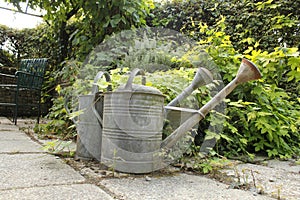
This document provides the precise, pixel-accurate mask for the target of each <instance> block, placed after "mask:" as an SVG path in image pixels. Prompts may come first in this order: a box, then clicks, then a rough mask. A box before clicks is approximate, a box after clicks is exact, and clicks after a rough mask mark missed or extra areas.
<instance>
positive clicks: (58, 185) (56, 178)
mask: <svg viewBox="0 0 300 200" xmlns="http://www.w3.org/2000/svg"><path fill="white" fill-rule="evenodd" d="M0 199H1V200H2V199H3V200H11V199H18V200H19V199H30V200H34V199H37V200H39V199H43V200H44V199H45V200H48V199H49V200H50V199H51V200H53V199H72V200H73V199H74V200H76V199H78V200H79V199H80V200H82V199H103V200H110V199H113V198H112V197H111V196H110V195H108V194H107V193H105V192H104V191H103V190H101V189H100V188H99V187H97V186H95V185H93V184H88V183H86V182H85V178H84V177H83V176H81V175H80V174H79V173H78V172H76V171H75V170H74V169H73V168H71V167H70V166H69V165H67V164H65V163H64V162H63V161H62V160H61V159H60V158H58V157H55V156H53V155H49V154H47V153H46V152H44V151H43V150H42V148H41V146H40V145H39V144H37V143H36V142H34V141H32V140H31V139H30V138H29V137H28V136H27V135H26V134H25V133H24V132H22V131H20V130H19V129H18V127H16V126H14V125H13V124H12V123H11V122H10V121H9V120H7V119H6V118H0Z"/></svg>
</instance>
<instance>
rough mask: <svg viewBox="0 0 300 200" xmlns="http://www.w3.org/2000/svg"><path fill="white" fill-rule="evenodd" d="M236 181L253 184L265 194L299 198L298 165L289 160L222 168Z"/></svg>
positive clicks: (299, 180)
mask: <svg viewBox="0 0 300 200" xmlns="http://www.w3.org/2000/svg"><path fill="white" fill-rule="evenodd" d="M223 171H224V172H225V173H226V174H227V175H229V176H232V177H235V179H236V180H237V182H242V183H246V184H248V185H252V186H253V185H254V183H255V185H256V186H257V187H258V188H260V190H261V191H263V192H264V193H265V194H266V195H268V196H271V197H274V198H277V199H278V198H280V199H289V200H294V199H295V200H296V199H297V200H298V199H300V165H292V163H291V162H289V161H278V160H270V161H268V162H267V164H266V166H264V165H257V164H250V163H245V164H239V165H237V166H236V167H235V168H234V169H226V170H223Z"/></svg>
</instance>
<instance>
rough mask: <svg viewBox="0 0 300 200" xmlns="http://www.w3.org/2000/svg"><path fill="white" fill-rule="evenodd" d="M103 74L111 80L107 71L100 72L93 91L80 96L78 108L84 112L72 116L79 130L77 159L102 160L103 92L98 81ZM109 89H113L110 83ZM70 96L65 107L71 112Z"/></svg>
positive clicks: (108, 80) (95, 79)
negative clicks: (74, 116)
mask: <svg viewBox="0 0 300 200" xmlns="http://www.w3.org/2000/svg"><path fill="white" fill-rule="evenodd" d="M103 75H104V76H105V78H106V81H107V82H110V76H109V74H108V73H107V72H98V73H97V75H96V77H95V78H94V83H93V86H92V91H91V93H90V94H87V95H80V96H78V101H79V106H78V110H79V111H82V113H81V114H80V115H79V116H78V117H77V118H72V120H73V122H74V124H75V125H76V130H77V140H76V155H75V158H76V159H81V160H91V159H97V160H98V161H100V160H101V144H102V116H103V93H102V92H99V89H98V86H97V81H98V80H99V79H100V78H102V77H103ZM107 90H108V91H111V86H110V85H109V86H108V87H107ZM70 98H71V97H68V98H66V101H65V109H66V111H67V112H68V113H69V114H70V113H71V112H70V110H69V108H68V102H69V100H70Z"/></svg>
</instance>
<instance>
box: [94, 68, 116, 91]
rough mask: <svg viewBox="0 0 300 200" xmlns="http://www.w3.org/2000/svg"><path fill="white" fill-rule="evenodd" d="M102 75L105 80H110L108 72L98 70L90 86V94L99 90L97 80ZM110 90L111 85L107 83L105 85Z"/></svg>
mask: <svg viewBox="0 0 300 200" xmlns="http://www.w3.org/2000/svg"><path fill="white" fill-rule="evenodd" d="M103 75H104V76H105V79H106V81H107V82H111V79H110V76H109V73H108V72H102V71H100V72H98V73H97V75H96V76H95V78H94V83H93V87H92V94H96V93H97V92H99V88H98V86H97V82H98V80H99V79H100V78H101V77H102V76H103ZM111 90H112V88H111V85H108V86H107V91H111Z"/></svg>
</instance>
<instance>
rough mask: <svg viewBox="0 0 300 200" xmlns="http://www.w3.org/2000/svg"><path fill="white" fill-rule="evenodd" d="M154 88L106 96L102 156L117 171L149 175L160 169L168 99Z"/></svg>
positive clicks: (121, 91) (103, 160)
mask: <svg viewBox="0 0 300 200" xmlns="http://www.w3.org/2000/svg"><path fill="white" fill-rule="evenodd" d="M140 88H141V87H139V89H140ZM151 89H152V88H150V87H147V88H146V87H145V86H143V87H142V91H141V90H135V89H133V90H132V91H128V90H119V91H116V92H109V93H105V95H104V102H105V106H104V111H103V135H102V156H101V157H102V162H104V163H105V164H106V165H108V166H111V167H114V168H115V170H117V171H121V172H127V173H148V172H152V171H154V170H155V169H158V168H159V167H160V157H159V153H158V152H159V150H160V145H161V141H162V128H163V122H164V115H163V109H164V108H163V106H164V96H163V95H162V94H159V93H156V91H155V92H151Z"/></svg>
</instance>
